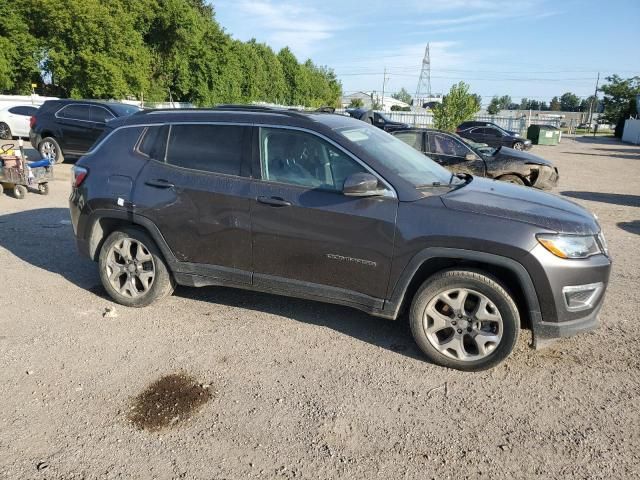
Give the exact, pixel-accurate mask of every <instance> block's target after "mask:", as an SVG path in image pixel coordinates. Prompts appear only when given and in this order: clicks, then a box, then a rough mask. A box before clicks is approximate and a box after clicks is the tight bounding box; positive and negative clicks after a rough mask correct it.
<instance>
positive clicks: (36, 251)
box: [0, 199, 100, 291]
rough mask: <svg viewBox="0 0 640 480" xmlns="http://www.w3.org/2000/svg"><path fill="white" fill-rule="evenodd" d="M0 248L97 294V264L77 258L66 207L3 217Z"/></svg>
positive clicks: (40, 209)
mask: <svg viewBox="0 0 640 480" xmlns="http://www.w3.org/2000/svg"><path fill="white" fill-rule="evenodd" d="M3 200H4V199H3ZM15 201H20V200H15ZM0 247H2V248H5V249H6V250H8V251H9V252H10V253H12V254H13V255H15V256H16V257H18V258H20V259H21V260H23V261H25V262H27V263H29V264H31V265H33V266H35V267H38V268H41V269H43V270H47V271H49V272H51V273H55V274H58V275H60V276H62V277H64V278H65V279H67V280H68V281H70V282H71V283H73V284H75V285H77V286H79V287H80V288H83V289H86V290H90V291H94V290H96V291H97V288H96V286H97V285H99V284H100V278H99V276H98V272H97V269H96V267H95V264H94V263H93V262H91V261H90V260H88V259H86V258H83V257H81V256H80V255H78V250H77V248H76V244H75V240H74V237H73V229H72V227H71V220H70V219H69V210H67V209H66V208H39V209H34V210H25V211H21V212H16V213H8V214H4V215H0Z"/></svg>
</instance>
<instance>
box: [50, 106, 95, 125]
mask: <svg viewBox="0 0 640 480" xmlns="http://www.w3.org/2000/svg"><path fill="white" fill-rule="evenodd" d="M58 116H59V117H62V118H68V119H73V120H84V121H91V109H90V107H89V105H67V106H66V107H64V108H63V109H62V110H60V111H59V112H58Z"/></svg>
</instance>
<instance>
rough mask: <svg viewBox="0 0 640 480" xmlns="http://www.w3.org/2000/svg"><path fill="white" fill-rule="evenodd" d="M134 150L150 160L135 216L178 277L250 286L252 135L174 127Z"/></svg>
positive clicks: (212, 127)
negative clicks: (163, 247)
mask: <svg viewBox="0 0 640 480" xmlns="http://www.w3.org/2000/svg"><path fill="white" fill-rule="evenodd" d="M147 135H153V136H157V137H149V138H148V139H147V138H146V137H143V138H142V139H141V141H140V142H139V145H138V146H137V147H136V148H137V149H138V150H141V151H144V152H146V154H147V155H148V156H149V157H150V161H149V162H147V165H146V166H145V168H144V170H143V172H142V173H141V174H140V176H139V177H138V179H139V180H138V182H137V185H136V193H135V199H134V203H135V204H136V212H137V213H139V214H141V215H143V216H145V217H147V218H149V219H150V220H151V221H153V223H155V225H156V226H157V227H158V228H159V229H160V231H161V232H162V236H163V237H164V239H165V240H166V242H167V244H168V245H169V248H170V249H171V251H172V252H173V254H174V255H175V257H176V258H177V260H178V261H180V262H183V265H182V267H181V271H182V272H183V273H184V272H187V273H193V274H197V275H206V276H209V277H215V278H219V279H223V280H227V281H233V282H236V283H246V284H250V283H251V256H252V255H251V224H250V218H249V212H250V207H251V201H250V196H249V195H250V184H251V180H250V178H249V171H250V166H249V164H248V160H249V153H250V150H251V142H250V136H251V128H250V127H247V126H243V125H229V124H204V123H199V124H174V125H170V126H166V127H165V128H164V129H161V127H153V128H150V129H149V131H148V132H147Z"/></svg>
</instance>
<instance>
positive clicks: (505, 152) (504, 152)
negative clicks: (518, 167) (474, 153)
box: [490, 147, 553, 167]
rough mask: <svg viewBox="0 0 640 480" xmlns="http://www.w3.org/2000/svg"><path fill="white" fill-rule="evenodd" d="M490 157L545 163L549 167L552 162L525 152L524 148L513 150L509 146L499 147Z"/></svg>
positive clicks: (529, 162) (534, 163)
mask: <svg viewBox="0 0 640 480" xmlns="http://www.w3.org/2000/svg"><path fill="white" fill-rule="evenodd" d="M490 158H491V159H494V160H507V159H517V160H520V161H522V162H524V163H528V164H533V165H547V166H549V167H553V163H551V162H550V161H549V160H546V159H544V158H542V157H539V156H537V155H534V154H532V153H528V152H525V151H524V150H514V149H513V148H509V147H502V148H499V149H498V151H496V153H494V154H493V155H492V156H491V157H490Z"/></svg>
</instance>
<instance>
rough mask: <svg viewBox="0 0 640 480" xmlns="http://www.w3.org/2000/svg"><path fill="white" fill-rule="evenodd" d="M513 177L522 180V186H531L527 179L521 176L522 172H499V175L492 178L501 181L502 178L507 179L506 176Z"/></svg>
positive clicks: (523, 175)
mask: <svg viewBox="0 0 640 480" xmlns="http://www.w3.org/2000/svg"><path fill="white" fill-rule="evenodd" d="M509 175H511V176H514V177H518V178H519V179H520V180H522V181H523V182H524V184H525V185H526V186H527V187H530V186H531V182H530V181H529V178H528V177H527V176H526V175H525V174H523V173H522V172H501V173H500V175H498V176H496V177H494V179H495V180H502V178H503V177H507V176H509Z"/></svg>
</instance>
